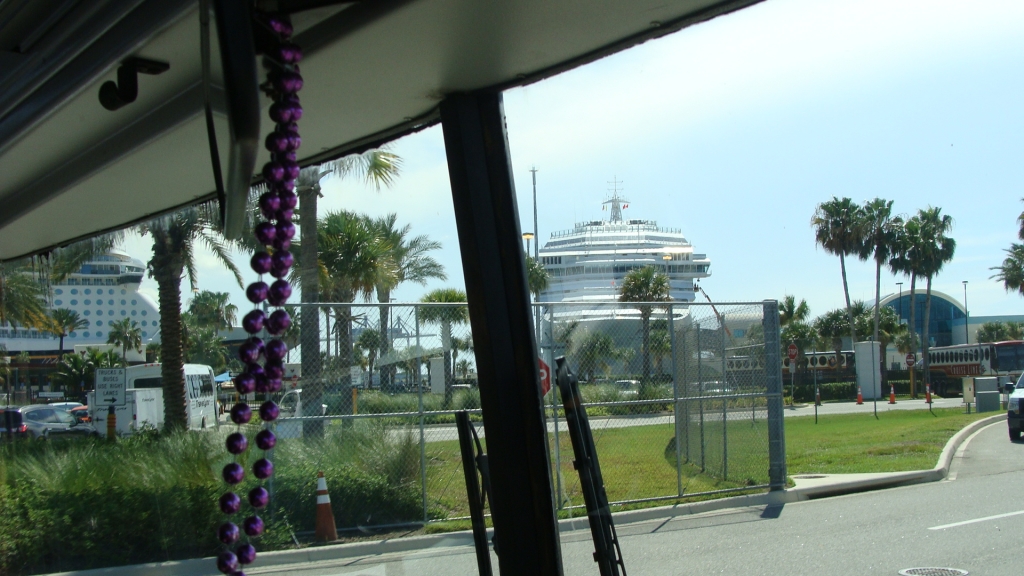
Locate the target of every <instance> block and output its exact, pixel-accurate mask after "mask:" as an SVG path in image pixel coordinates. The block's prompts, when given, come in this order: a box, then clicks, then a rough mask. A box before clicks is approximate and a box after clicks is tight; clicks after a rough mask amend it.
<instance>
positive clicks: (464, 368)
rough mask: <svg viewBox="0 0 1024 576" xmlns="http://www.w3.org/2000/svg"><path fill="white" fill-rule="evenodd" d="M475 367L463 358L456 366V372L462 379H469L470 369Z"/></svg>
mask: <svg viewBox="0 0 1024 576" xmlns="http://www.w3.org/2000/svg"><path fill="white" fill-rule="evenodd" d="M472 367H473V363H472V362H470V361H469V360H468V359H466V358H463V359H462V360H459V361H458V362H457V363H456V364H455V371H456V372H458V373H459V374H461V375H462V378H463V379H465V378H469V369H470V368H472Z"/></svg>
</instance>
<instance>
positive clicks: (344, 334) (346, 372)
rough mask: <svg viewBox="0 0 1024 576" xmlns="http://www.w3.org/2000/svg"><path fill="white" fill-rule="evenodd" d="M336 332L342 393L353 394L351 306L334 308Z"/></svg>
mask: <svg viewBox="0 0 1024 576" xmlns="http://www.w3.org/2000/svg"><path fill="white" fill-rule="evenodd" d="M349 299H351V298H349ZM334 330H335V334H336V335H337V340H336V343H335V353H336V354H337V356H338V366H339V367H340V369H341V375H340V376H341V391H342V393H343V394H351V391H352V386H353V382H352V366H355V365H356V363H355V359H354V358H353V354H352V352H353V350H352V307H351V306H335V307H334Z"/></svg>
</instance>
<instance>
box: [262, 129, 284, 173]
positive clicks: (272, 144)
mask: <svg viewBox="0 0 1024 576" xmlns="http://www.w3.org/2000/svg"><path fill="white" fill-rule="evenodd" d="M263 144H264V145H265V146H266V147H267V150H270V151H271V152H275V153H276V152H284V151H286V150H288V135H287V134H283V133H281V132H271V133H270V134H267V139H266V140H264V142H263ZM282 174H284V173H283V172H282Z"/></svg>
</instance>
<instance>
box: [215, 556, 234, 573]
mask: <svg viewBox="0 0 1024 576" xmlns="http://www.w3.org/2000/svg"><path fill="white" fill-rule="evenodd" d="M217 570H220V571H221V572H223V573H225V574H233V573H234V572H235V571H236V570H238V557H237V556H235V553H234V552H228V551H226V550H225V551H224V552H221V553H220V554H218V555H217Z"/></svg>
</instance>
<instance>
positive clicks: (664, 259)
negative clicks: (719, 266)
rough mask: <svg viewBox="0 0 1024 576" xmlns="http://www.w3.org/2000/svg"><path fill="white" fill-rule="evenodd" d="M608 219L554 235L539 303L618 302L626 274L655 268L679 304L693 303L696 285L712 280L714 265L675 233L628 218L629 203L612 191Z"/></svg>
mask: <svg viewBox="0 0 1024 576" xmlns="http://www.w3.org/2000/svg"><path fill="white" fill-rule="evenodd" d="M604 204H605V205H606V207H607V208H608V209H609V212H610V218H609V219H608V220H591V221H588V222H580V223H577V224H576V226H575V227H574V228H573V229H571V230H565V231H562V232H555V233H553V234H552V235H551V238H550V239H549V240H548V242H547V243H546V244H545V245H544V247H543V248H541V249H540V251H539V257H540V260H541V264H542V265H543V266H544V268H545V269H546V270H547V272H548V275H549V281H548V288H547V289H546V290H544V291H543V292H542V293H541V294H540V299H539V301H541V302H614V301H617V300H618V298H619V288H620V287H621V286H622V280H623V278H624V277H625V276H626V274H627V273H628V272H629V271H630V270H633V269H636V268H642V267H644V266H654V267H655V268H657V269H658V270H659V271H660V272H662V273H664V274H665V275H666V276H668V278H669V283H670V285H671V293H670V294H671V296H672V299H673V300H674V301H676V302H692V301H693V300H694V298H695V294H694V286H693V282H694V280H697V279H700V278H707V277H709V276H710V275H711V260H710V259H709V258H708V257H707V255H706V254H700V253H696V252H694V249H693V245H692V244H690V242H689V241H688V240H687V239H686V237H685V236H683V233H682V231H681V230H679V229H677V228H662V227H659V226H658V223H657V222H655V221H654V220H638V219H630V220H627V219H624V218H623V217H622V209H623V208H625V207H627V206H628V200H626V199H625V198H623V197H621V196H620V195H619V191H618V190H617V189H615V190H613V192H612V195H611V198H609V199H608V200H606V201H605V202H604Z"/></svg>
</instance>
